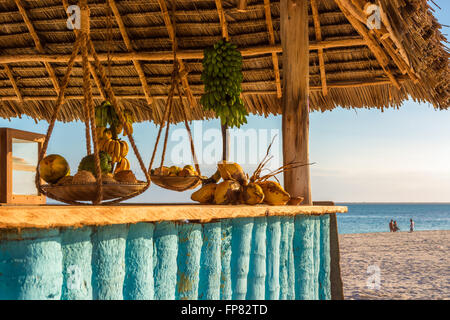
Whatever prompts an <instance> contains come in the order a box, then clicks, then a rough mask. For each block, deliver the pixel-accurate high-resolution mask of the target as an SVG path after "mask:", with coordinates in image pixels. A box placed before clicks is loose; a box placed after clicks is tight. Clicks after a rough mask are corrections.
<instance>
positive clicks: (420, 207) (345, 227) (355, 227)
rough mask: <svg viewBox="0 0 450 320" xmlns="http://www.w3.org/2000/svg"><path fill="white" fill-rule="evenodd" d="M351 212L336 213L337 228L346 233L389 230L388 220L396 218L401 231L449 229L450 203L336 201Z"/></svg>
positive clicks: (341, 232)
mask: <svg viewBox="0 0 450 320" xmlns="http://www.w3.org/2000/svg"><path fill="white" fill-rule="evenodd" d="M336 205H343V206H347V207H348V213H343V214H337V222H338V231H339V233H340V234H346V233H371V232H389V221H391V219H393V220H397V224H398V226H399V227H400V231H409V219H410V218H412V219H413V220H414V223H415V230H417V231H424V230H450V204H432V203H430V204H414V203H410V204H403V203H402V204H395V203H389V204H388V203H376V204H374V203H337V204H336Z"/></svg>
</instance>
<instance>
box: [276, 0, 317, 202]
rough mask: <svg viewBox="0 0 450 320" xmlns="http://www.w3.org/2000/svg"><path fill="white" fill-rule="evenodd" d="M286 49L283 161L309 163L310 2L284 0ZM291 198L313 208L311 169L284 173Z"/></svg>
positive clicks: (283, 37)
mask: <svg viewBox="0 0 450 320" xmlns="http://www.w3.org/2000/svg"><path fill="white" fill-rule="evenodd" d="M280 10H281V45H282V49H283V97H282V107H283V116H282V117H283V162H284V164H287V163H289V162H292V161H299V162H301V163H305V164H306V163H309V146H308V142H309V99H308V94H309V50H308V48H309V38H308V33H309V32H308V0H281V2H280ZM284 187H285V189H286V191H287V192H289V194H290V195H291V196H292V197H304V201H303V204H305V205H311V204H312V200H311V183H310V174H309V166H303V167H300V168H297V169H293V170H289V171H287V172H285V173H284Z"/></svg>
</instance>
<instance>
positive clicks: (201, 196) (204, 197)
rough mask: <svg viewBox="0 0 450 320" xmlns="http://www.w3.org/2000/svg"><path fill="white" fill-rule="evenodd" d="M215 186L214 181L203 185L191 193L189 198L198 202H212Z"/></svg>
mask: <svg viewBox="0 0 450 320" xmlns="http://www.w3.org/2000/svg"><path fill="white" fill-rule="evenodd" d="M216 187H217V185H216V184H215V183H210V184H207V185H204V186H203V187H201V188H200V189H199V190H197V191H195V192H194V193H193V194H192V195H191V199H192V200H193V201H197V202H200V203H213V201H214V193H215V191H216Z"/></svg>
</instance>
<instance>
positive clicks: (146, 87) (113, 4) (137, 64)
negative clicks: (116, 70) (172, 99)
mask: <svg viewBox="0 0 450 320" xmlns="http://www.w3.org/2000/svg"><path fill="white" fill-rule="evenodd" d="M108 4H109V6H110V8H111V10H112V12H113V14H114V17H115V19H116V22H117V25H118V27H119V31H120V34H121V35H122V39H123V42H124V43H125V46H126V48H127V50H128V52H134V49H133V46H132V44H131V40H130V38H129V37H128V33H127V30H126V27H125V24H124V23H123V20H122V16H121V15H120V12H119V9H118V8H117V5H116V2H115V1H114V0H108ZM132 62H133V65H134V68H135V69H136V72H137V74H138V76H139V81H140V82H141V85H142V90H143V91H144V95H145V99H146V100H147V103H148V105H149V106H150V105H152V104H153V98H152V95H151V93H150V87H149V85H148V82H147V79H146V77H145V72H144V68H143V67H142V65H141V62H140V61H139V60H137V59H132ZM152 109H153V108H152ZM156 113H157V116H158V119H157V120H160V121H162V111H161V109H160V108H159V107H156Z"/></svg>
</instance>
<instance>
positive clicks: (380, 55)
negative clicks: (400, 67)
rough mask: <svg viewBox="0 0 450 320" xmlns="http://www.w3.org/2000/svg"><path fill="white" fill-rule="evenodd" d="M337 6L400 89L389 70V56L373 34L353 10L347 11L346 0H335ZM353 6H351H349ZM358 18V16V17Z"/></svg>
mask: <svg viewBox="0 0 450 320" xmlns="http://www.w3.org/2000/svg"><path fill="white" fill-rule="evenodd" d="M335 2H336V4H337V5H338V7H339V8H340V9H341V11H342V13H343V14H344V15H345V17H346V18H347V20H348V21H349V22H350V24H351V25H352V26H353V27H354V28H355V29H356V31H357V32H358V33H359V34H360V35H361V36H362V37H363V38H364V40H366V42H367V46H368V47H369V49H370V50H371V51H372V53H373V54H374V56H375V58H376V59H377V60H378V63H379V64H380V66H381V67H382V68H383V70H384V72H385V73H386V75H387V76H388V78H389V79H391V82H392V84H393V85H394V86H395V87H396V88H397V89H400V84H399V83H398V81H397V79H396V78H395V76H394V74H393V73H392V72H391V70H390V68H389V66H388V64H389V57H388V56H387V54H386V53H385V52H384V50H383V49H382V48H381V47H380V45H379V44H378V42H377V41H376V40H375V38H374V36H373V35H372V34H371V33H369V31H368V30H367V28H366V27H365V26H364V24H363V23H362V22H361V21H360V20H358V18H355V17H354V16H353V14H352V12H353V11H354V10H353V11H349V6H348V5H347V3H348V2H346V1H344V0H335ZM351 8H352V9H353V8H354V7H353V6H352V7H351ZM352 9H350V10H352ZM359 18H360V17H359Z"/></svg>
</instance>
